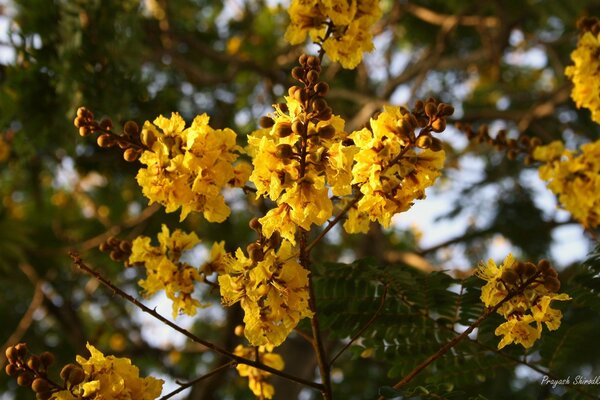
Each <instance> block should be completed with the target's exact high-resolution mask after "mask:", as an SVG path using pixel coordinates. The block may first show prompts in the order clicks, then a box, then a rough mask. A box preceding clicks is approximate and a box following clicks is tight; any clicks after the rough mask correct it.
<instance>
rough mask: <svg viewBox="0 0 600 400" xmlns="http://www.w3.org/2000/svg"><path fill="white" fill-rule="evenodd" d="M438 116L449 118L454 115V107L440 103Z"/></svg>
mask: <svg viewBox="0 0 600 400" xmlns="http://www.w3.org/2000/svg"><path fill="white" fill-rule="evenodd" d="M437 114H438V115H439V116H440V117H449V116H450V115H452V114H454V107H452V106H451V105H450V104H446V103H440V104H438V107H437Z"/></svg>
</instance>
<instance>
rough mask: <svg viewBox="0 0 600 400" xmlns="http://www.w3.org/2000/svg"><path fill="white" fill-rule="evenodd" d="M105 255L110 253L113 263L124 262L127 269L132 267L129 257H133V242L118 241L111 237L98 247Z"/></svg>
mask: <svg viewBox="0 0 600 400" xmlns="http://www.w3.org/2000/svg"><path fill="white" fill-rule="evenodd" d="M98 249H99V250H100V251H101V252H103V253H109V256H110V258H111V259H112V260H113V261H120V262H124V263H125V266H126V267H130V266H131V265H130V264H129V256H130V255H131V242H130V241H128V240H121V239H117V238H116V237H114V236H110V237H109V238H108V239H106V240H105V241H104V242H102V243H101V244H100V246H98Z"/></svg>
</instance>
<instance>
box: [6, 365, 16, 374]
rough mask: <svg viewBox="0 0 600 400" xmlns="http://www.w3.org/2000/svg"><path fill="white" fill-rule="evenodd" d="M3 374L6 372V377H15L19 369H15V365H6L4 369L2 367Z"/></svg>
mask: <svg viewBox="0 0 600 400" xmlns="http://www.w3.org/2000/svg"><path fill="white" fill-rule="evenodd" d="M4 372H6V375H8V376H17V374H18V373H19V367H17V366H16V365H15V364H6V367H4Z"/></svg>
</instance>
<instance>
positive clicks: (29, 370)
mask: <svg viewBox="0 0 600 400" xmlns="http://www.w3.org/2000/svg"><path fill="white" fill-rule="evenodd" d="M6 359H7V360H8V364H7V365H6V367H5V371H6V374H7V375H8V376H11V377H13V378H16V379H17V384H18V385H19V386H26V387H29V388H31V389H32V390H33V391H34V392H35V393H36V399H38V400H48V399H50V397H52V393H54V392H57V391H60V390H64V387H63V386H60V385H58V384H56V383H54V382H52V380H50V379H49V378H48V375H47V373H48V372H47V371H48V367H49V366H50V365H51V364H52V363H53V362H54V355H53V354H52V353H50V352H48V351H46V352H43V353H42V354H40V355H36V354H29V350H28V348H27V345H26V344H25V343H19V344H17V345H15V346H10V347H9V348H7V349H6ZM82 372H83V371H82Z"/></svg>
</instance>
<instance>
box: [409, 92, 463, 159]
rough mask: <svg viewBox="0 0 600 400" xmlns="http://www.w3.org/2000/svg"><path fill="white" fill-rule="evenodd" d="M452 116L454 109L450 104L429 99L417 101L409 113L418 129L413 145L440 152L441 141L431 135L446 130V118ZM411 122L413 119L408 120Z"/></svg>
mask: <svg viewBox="0 0 600 400" xmlns="http://www.w3.org/2000/svg"><path fill="white" fill-rule="evenodd" d="M452 114H454V107H452V106H451V105H450V104H446V103H442V102H439V101H437V100H436V99H434V98H432V97H430V98H428V99H427V100H425V101H422V100H417V101H416V102H415V106H414V107H413V110H412V112H411V115H412V116H414V120H416V124H415V125H416V126H415V127H419V128H420V130H419V134H418V135H417V136H416V138H415V141H414V144H415V146H417V147H420V148H422V149H430V150H432V151H440V150H441V149H442V141H441V140H440V139H438V138H436V137H433V136H432V135H431V133H432V132H435V133H440V132H443V131H444V130H445V129H446V118H447V117H449V116H451V115H452ZM410 119H411V120H413V118H412V117H411V118H410Z"/></svg>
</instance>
